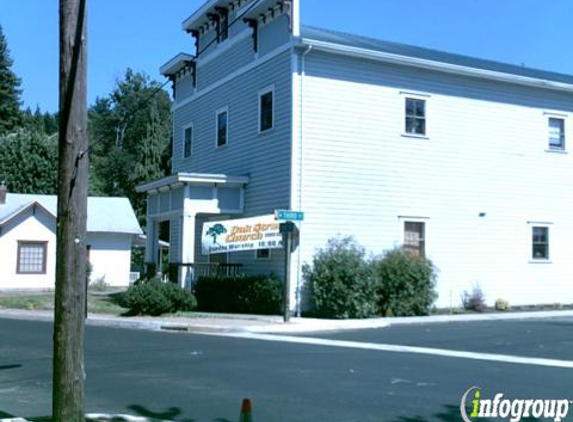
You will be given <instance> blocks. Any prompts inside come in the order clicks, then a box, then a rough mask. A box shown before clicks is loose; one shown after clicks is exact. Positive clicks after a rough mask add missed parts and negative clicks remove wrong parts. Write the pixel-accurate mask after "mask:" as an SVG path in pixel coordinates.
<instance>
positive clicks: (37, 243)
mask: <svg viewBox="0 0 573 422" xmlns="http://www.w3.org/2000/svg"><path fill="white" fill-rule="evenodd" d="M30 245H34V246H41V247H42V269H41V270H40V271H22V270H21V264H22V259H21V258H22V256H21V252H22V248H23V247H26V246H30ZM16 254H17V255H16V258H17V259H16V274H23V275H38V274H46V273H47V267H48V242H47V241H44V240H18V247H17V252H16Z"/></svg>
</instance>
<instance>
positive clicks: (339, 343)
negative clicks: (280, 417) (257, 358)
mask: <svg viewBox="0 0 573 422" xmlns="http://www.w3.org/2000/svg"><path fill="white" fill-rule="evenodd" d="M202 334H207V335H211V336H217V337H234V338H242V339H249V340H263V341H278V342H284V343H296V344H310V345H314V346H327V347H347V348H351V349H363V350H378V351H381V352H397V353H416V354H421V355H432V356H441V357H449V358H460V359H473V360H484V361H491V362H503V363H514V364H520V365H536V366H550V367H554V368H568V369H573V361H570V360H559V359H544V358H530V357H523V356H512V355H499V354H494V353H477V352H464V351H459V350H447V349H434V348H430V347H416V346H400V345H394V344H379V343H366V342H359V341H345V340H328V339H322V338H314V337H292V336H284V335H276V334H257V333H202Z"/></svg>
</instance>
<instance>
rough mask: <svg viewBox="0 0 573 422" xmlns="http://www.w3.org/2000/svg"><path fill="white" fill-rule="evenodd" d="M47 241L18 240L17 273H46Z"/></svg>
mask: <svg viewBox="0 0 573 422" xmlns="http://www.w3.org/2000/svg"><path fill="white" fill-rule="evenodd" d="M47 245H48V243H47V242H21V241H19V242H18V268H17V273H18V274H46V250H47Z"/></svg>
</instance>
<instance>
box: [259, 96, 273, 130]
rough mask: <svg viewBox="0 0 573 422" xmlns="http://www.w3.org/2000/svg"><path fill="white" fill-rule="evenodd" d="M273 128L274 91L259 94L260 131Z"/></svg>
mask: <svg viewBox="0 0 573 422" xmlns="http://www.w3.org/2000/svg"><path fill="white" fill-rule="evenodd" d="M272 128H273V91H272V90H271V91H266V92H264V93H262V94H260V95H259V132H264V131H266V130H270V129H272Z"/></svg>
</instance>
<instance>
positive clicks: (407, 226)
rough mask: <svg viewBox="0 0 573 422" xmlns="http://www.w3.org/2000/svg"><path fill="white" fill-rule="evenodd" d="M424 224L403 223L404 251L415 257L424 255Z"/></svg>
mask: <svg viewBox="0 0 573 422" xmlns="http://www.w3.org/2000/svg"><path fill="white" fill-rule="evenodd" d="M424 232H425V223H420V222H413V221H405V222H404V250H405V251H408V252H411V253H413V254H414V255H417V256H425V255H426V238H425V233H424Z"/></svg>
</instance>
